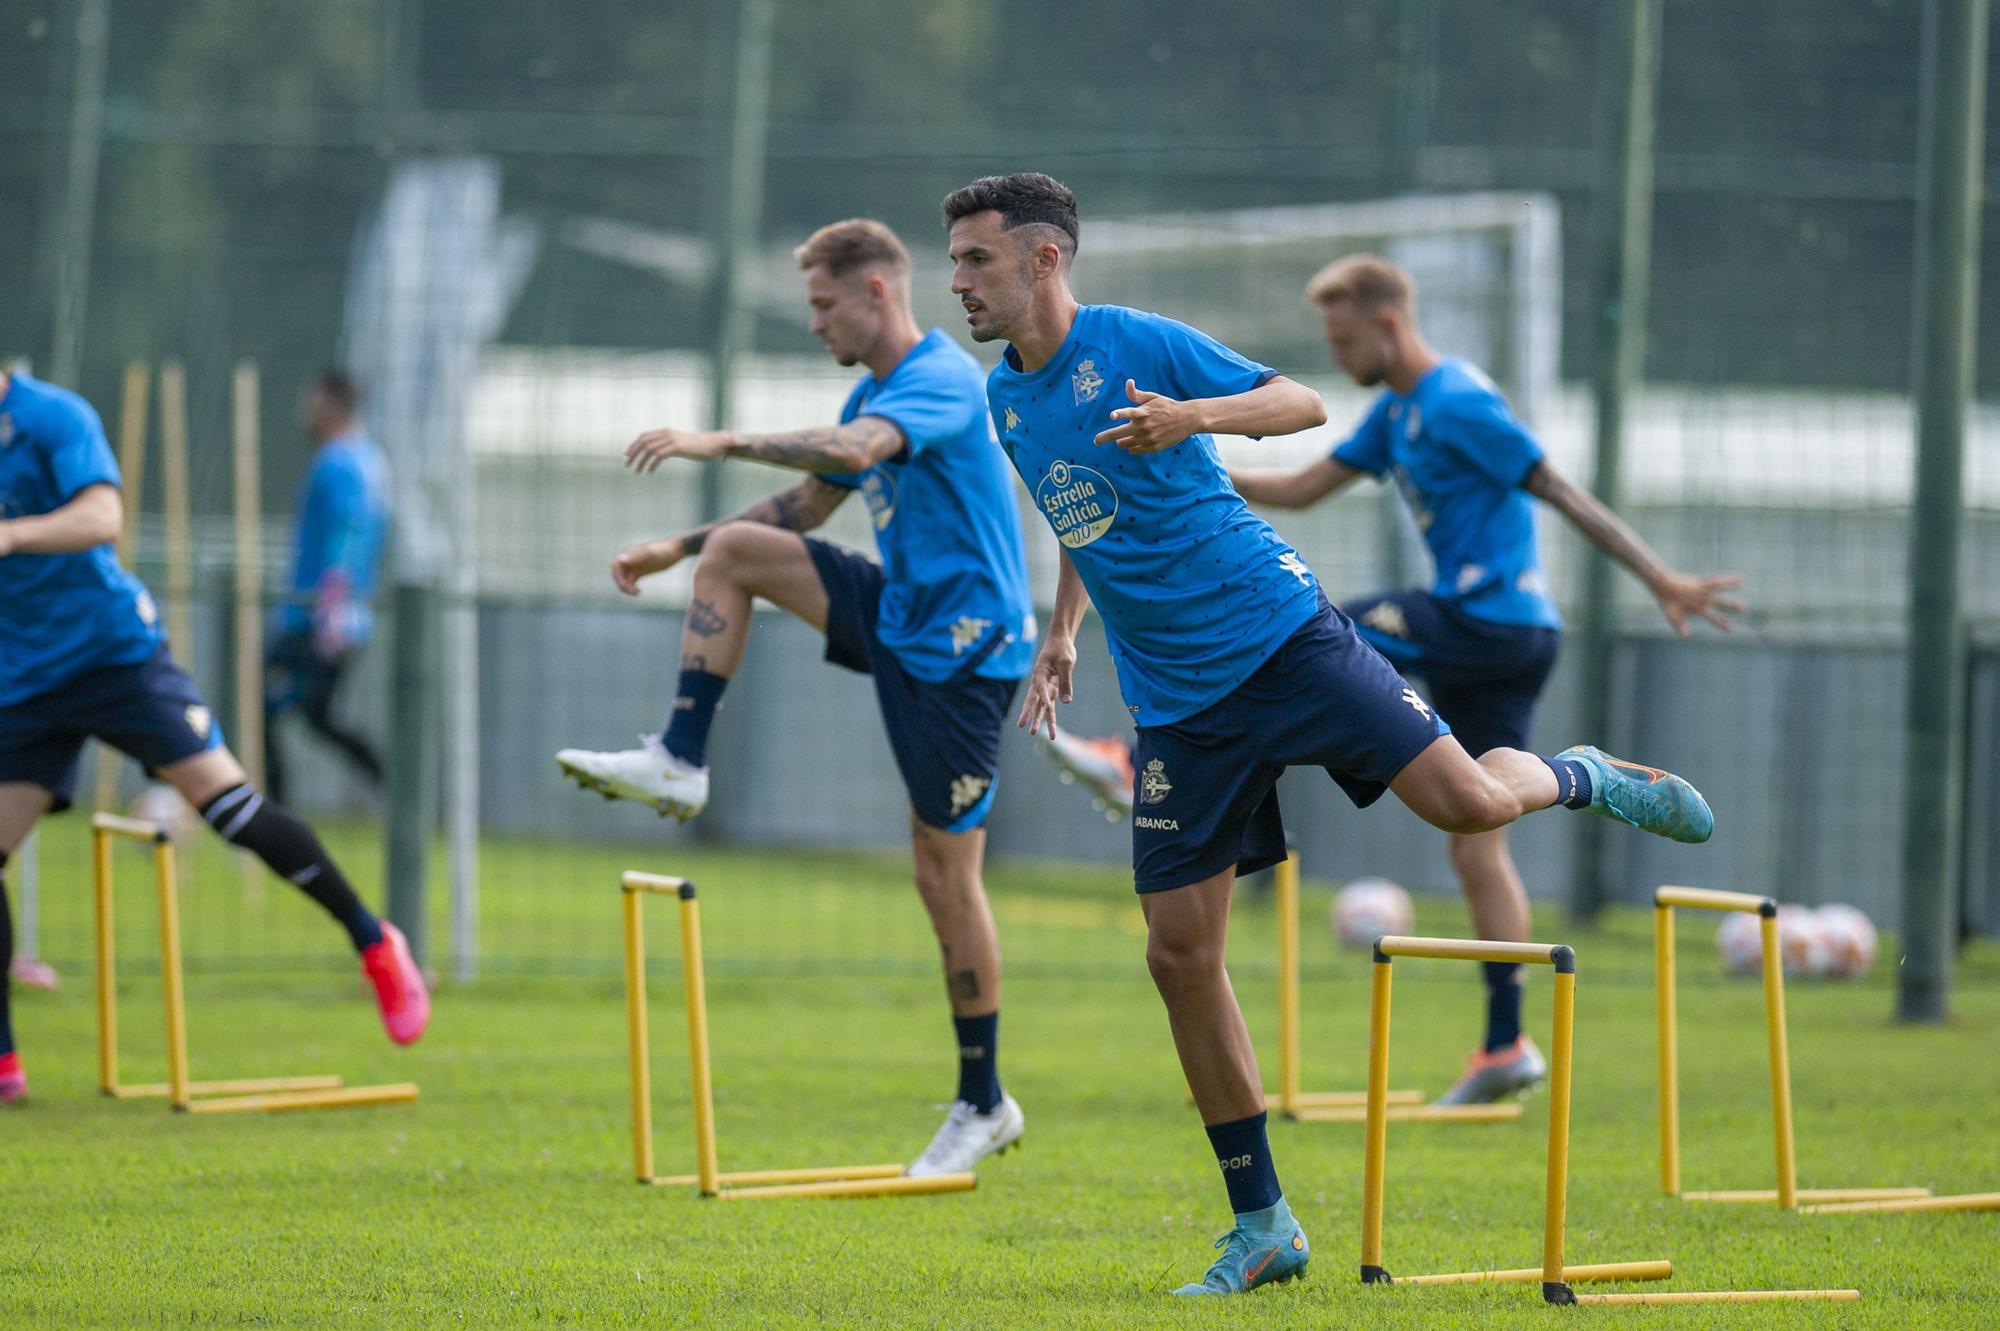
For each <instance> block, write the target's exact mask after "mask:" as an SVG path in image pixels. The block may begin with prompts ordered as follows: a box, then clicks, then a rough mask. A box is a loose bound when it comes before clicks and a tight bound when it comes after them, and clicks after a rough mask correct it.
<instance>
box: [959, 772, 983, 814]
mask: <svg viewBox="0 0 2000 1331" xmlns="http://www.w3.org/2000/svg"><path fill="white" fill-rule="evenodd" d="M992 784H993V779H992V778H991V777H985V776H969V775H968V776H962V777H959V778H958V779H957V780H956V781H954V782H952V783H951V812H952V816H953V817H956V816H958V815H959V814H961V813H964V812H965V811H966V810H967V809H969V808H971V807H972V806H973V805H975V804H977V803H979V797H980V796H982V795H984V794H985V793H986V788H987V787H988V786H990V785H992Z"/></svg>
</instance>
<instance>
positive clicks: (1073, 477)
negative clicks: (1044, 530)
mask: <svg viewBox="0 0 2000 1331" xmlns="http://www.w3.org/2000/svg"><path fill="white" fill-rule="evenodd" d="M1035 507H1036V508H1039V509H1040V510H1041V511H1042V516H1043V517H1045V518H1047V519H1048V520H1049V526H1050V527H1052V528H1053V529H1054V530H1055V534H1056V539H1057V540H1058V541H1061V542H1062V543H1063V544H1064V545H1065V546H1067V547H1068V548H1069V549H1071V550H1074V549H1076V548H1077V547H1079V546H1085V545H1089V544H1090V543H1091V542H1092V541H1094V540H1096V539H1097V538H1098V537H1100V536H1102V535H1104V533H1105V532H1108V531H1110V530H1111V524H1112V522H1113V521H1114V520H1115V519H1116V518H1117V517H1118V492H1117V491H1116V490H1114V489H1112V488H1111V482H1110V480H1109V479H1108V478H1106V477H1105V475H1104V474H1103V473H1102V472H1097V471H1092V470H1091V469H1090V468H1089V467H1072V466H1071V465H1070V464H1069V463H1067V462H1064V461H1062V460H1061V459H1057V460H1056V461H1054V462H1052V463H1050V464H1049V474H1048V475H1046V476H1044V477H1042V480H1041V484H1039V485H1037V486H1036V487H1035Z"/></svg>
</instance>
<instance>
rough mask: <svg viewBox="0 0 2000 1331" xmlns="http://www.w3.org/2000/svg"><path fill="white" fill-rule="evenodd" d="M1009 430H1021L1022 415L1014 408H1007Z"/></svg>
mask: <svg viewBox="0 0 2000 1331" xmlns="http://www.w3.org/2000/svg"><path fill="white" fill-rule="evenodd" d="M1007 428H1008V429H1010V430H1018V429H1020V428H1021V413H1020V412H1018V411H1016V410H1014V409H1013V408H1012V407H1009V408H1007Z"/></svg>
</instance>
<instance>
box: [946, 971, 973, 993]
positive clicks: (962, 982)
mask: <svg viewBox="0 0 2000 1331" xmlns="http://www.w3.org/2000/svg"><path fill="white" fill-rule="evenodd" d="M944 987H945V991H946V992H947V993H949V994H950V995H951V996H952V997H953V998H977V997H979V972H978V971H952V972H951V973H950V974H949V975H947V976H946V977H945V982H944Z"/></svg>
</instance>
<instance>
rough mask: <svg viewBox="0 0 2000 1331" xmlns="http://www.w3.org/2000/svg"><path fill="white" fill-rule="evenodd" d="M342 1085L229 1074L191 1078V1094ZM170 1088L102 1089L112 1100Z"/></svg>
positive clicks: (319, 1079)
mask: <svg viewBox="0 0 2000 1331" xmlns="http://www.w3.org/2000/svg"><path fill="white" fill-rule="evenodd" d="M340 1085H341V1080H340V1078H339V1077H337V1076H335V1075H333V1074H331V1073H325V1074H317V1075H313V1076H307V1077H230V1078H226V1079H224V1080H222V1081H191V1082H189V1083H188V1092H189V1094H191V1095H255V1094H262V1093H263V1092H265V1091H330V1090H333V1089H335V1088H336V1087H338V1086H340ZM169 1092H170V1088H169V1087H168V1086H167V1084H166V1083H165V1082H163V1081H156V1082H141V1083H139V1084H138V1085H136V1086H132V1085H122V1086H113V1087H111V1088H110V1089H109V1090H107V1091H106V1092H105V1094H106V1095H108V1096H110V1097H111V1098H112V1099H114V1100H164V1099H166V1098H167V1096H168V1094H169Z"/></svg>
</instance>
